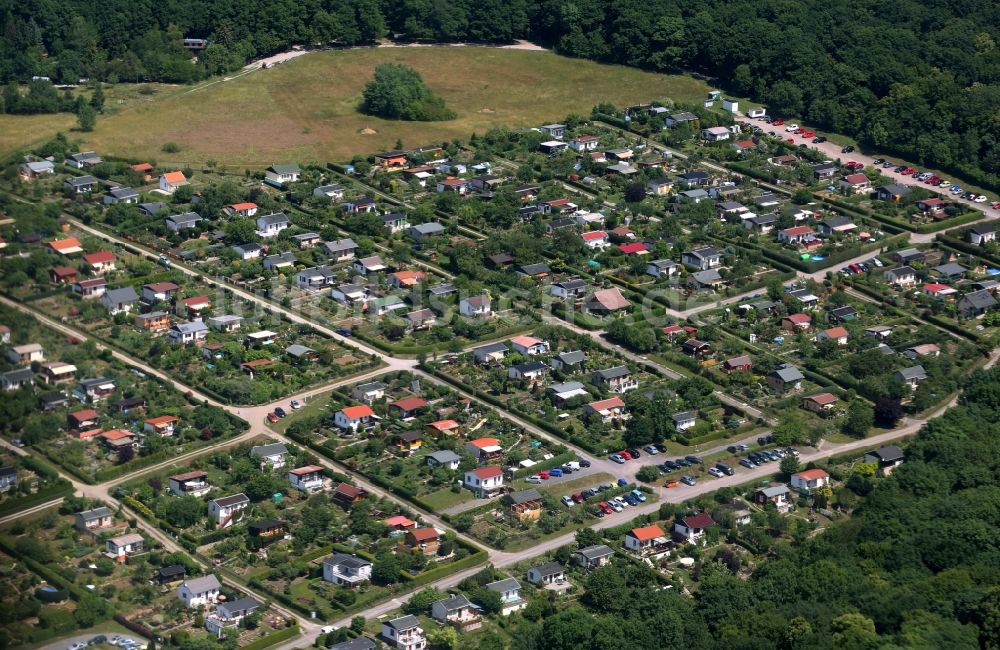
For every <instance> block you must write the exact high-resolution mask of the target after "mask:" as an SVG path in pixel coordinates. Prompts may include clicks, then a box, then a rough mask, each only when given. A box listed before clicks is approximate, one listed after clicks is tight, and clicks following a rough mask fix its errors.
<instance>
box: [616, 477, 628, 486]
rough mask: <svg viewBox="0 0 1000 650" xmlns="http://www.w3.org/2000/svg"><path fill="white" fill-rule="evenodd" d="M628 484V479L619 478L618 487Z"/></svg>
mask: <svg viewBox="0 0 1000 650" xmlns="http://www.w3.org/2000/svg"><path fill="white" fill-rule="evenodd" d="M626 485H628V481H626V480H625V479H623V478H620V479H618V487H625V486H626Z"/></svg>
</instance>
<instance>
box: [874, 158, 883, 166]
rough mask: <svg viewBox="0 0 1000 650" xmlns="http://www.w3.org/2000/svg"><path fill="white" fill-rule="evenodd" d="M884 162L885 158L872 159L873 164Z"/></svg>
mask: <svg viewBox="0 0 1000 650" xmlns="http://www.w3.org/2000/svg"><path fill="white" fill-rule="evenodd" d="M884 162H885V158H876V159H875V160H873V161H872V164H873V165H881V164H882V163H884Z"/></svg>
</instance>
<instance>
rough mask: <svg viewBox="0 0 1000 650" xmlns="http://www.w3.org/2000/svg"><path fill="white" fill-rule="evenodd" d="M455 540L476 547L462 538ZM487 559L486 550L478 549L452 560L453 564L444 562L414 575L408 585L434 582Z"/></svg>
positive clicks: (414, 585) (462, 544)
mask: <svg viewBox="0 0 1000 650" xmlns="http://www.w3.org/2000/svg"><path fill="white" fill-rule="evenodd" d="M455 542H456V543H457V544H459V545H461V546H463V547H465V548H476V547H474V546H471V545H469V544H465V543H464V542H463V541H462V540H461V539H457V540H455ZM486 560H487V555H486V551H484V550H481V549H476V550H475V552H473V553H471V554H469V555H466V556H465V557H463V558H462V559H461V560H457V561H455V562H452V563H451V564H442V565H441V566H437V567H434V568H433V569H429V570H427V571H424V572H422V573H419V574H417V575H416V576H414V577H413V578H412V579H411V580H410V581H409V582H408V585H409V586H411V587H419V586H421V585H425V584H427V583H430V582H434V581H436V580H438V579H440V578H441V577H442V576H445V575H450V574H452V573H457V572H459V571H462V570H464V569H468V568H471V567H474V566H477V565H479V564H482V563H483V562H485V561H486Z"/></svg>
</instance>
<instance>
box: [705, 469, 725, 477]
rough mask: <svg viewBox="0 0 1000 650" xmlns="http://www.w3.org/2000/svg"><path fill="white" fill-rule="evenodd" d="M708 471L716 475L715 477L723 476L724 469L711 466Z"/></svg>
mask: <svg viewBox="0 0 1000 650" xmlns="http://www.w3.org/2000/svg"><path fill="white" fill-rule="evenodd" d="M708 473H709V474H711V475H712V476H714V477H715V478H722V470H720V469H717V468H715V467H709V468H708Z"/></svg>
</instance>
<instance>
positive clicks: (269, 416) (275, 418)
mask: <svg viewBox="0 0 1000 650" xmlns="http://www.w3.org/2000/svg"><path fill="white" fill-rule="evenodd" d="M280 419H281V418H279V417H278V416H277V415H275V413H274V412H273V411H272V412H271V413H268V414H267V421H268V422H270V423H271V424H274V423H275V422H277V421H278V420H280Z"/></svg>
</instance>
